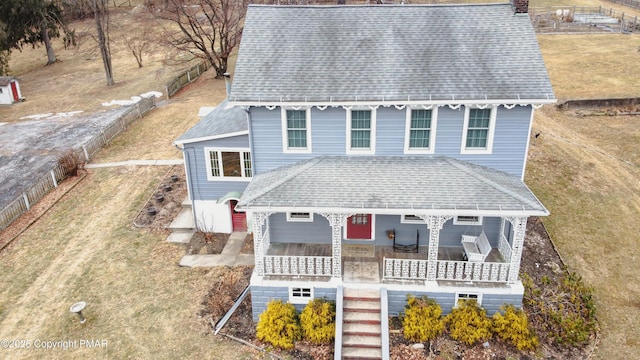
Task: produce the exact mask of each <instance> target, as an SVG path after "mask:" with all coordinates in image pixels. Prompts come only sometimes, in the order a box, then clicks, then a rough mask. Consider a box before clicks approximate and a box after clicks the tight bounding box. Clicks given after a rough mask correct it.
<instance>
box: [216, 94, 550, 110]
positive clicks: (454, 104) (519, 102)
mask: <svg viewBox="0 0 640 360" xmlns="http://www.w3.org/2000/svg"><path fill="white" fill-rule="evenodd" d="M557 102H558V100H557V99H555V98H552V97H549V98H547V99H497V100H480V99H476V100H455V99H454V98H453V97H452V99H451V100H431V99H429V100H427V99H424V100H411V99H407V100H357V99H356V100H355V101H333V99H329V101H307V100H306V99H305V100H304V101H300V100H297V101H286V100H285V99H283V98H281V99H280V100H277V101H273V100H267V101H263V100H261V99H258V100H238V99H233V100H231V99H229V104H228V105H227V106H228V107H234V106H265V107H273V108H275V107H281V106H290V107H313V106H315V107H319V108H323V107H339V106H342V107H353V106H371V107H380V106H383V107H390V106H395V107H396V108H398V109H402V108H404V107H405V106H423V107H425V106H426V107H432V106H448V107H450V108H452V109H457V108H459V107H460V106H469V105H471V106H477V107H480V108H482V107H487V106H500V105H502V106H505V107H507V108H509V109H510V108H513V107H515V106H529V105H531V106H533V107H534V108H539V107H541V106H543V105H548V104H555V103H557Z"/></svg>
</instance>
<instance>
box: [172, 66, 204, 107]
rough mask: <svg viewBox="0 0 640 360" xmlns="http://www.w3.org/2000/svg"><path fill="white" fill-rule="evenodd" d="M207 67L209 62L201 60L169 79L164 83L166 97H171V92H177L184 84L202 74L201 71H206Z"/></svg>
mask: <svg viewBox="0 0 640 360" xmlns="http://www.w3.org/2000/svg"><path fill="white" fill-rule="evenodd" d="M208 68H209V63H208V62H206V61H203V62H201V63H200V64H197V65H194V66H192V67H190V68H189V69H187V70H186V71H185V72H183V73H182V74H180V75H178V76H177V77H176V78H174V79H173V80H171V81H169V82H168V83H167V84H166V85H165V89H166V92H167V99H168V98H170V97H172V96H173V94H175V93H177V92H178V90H180V89H182V88H183V87H184V86H185V85H187V84H189V83H191V82H192V81H194V80H195V79H197V78H198V77H200V75H202V73H204V72H205V71H207V69H208Z"/></svg>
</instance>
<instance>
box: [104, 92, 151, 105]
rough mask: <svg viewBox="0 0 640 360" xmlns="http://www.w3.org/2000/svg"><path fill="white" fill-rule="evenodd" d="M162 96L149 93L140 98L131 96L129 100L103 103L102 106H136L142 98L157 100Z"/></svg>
mask: <svg viewBox="0 0 640 360" xmlns="http://www.w3.org/2000/svg"><path fill="white" fill-rule="evenodd" d="M161 96H162V93H161V92H159V91H149V92H146V93H144V94H141V95H140V96H132V97H131V99H129V100H111V101H108V102H103V103H102V106H113V105H133V104H137V103H138V102H139V101H140V100H142V98H145V99H148V98H150V97H156V98H159V97H161Z"/></svg>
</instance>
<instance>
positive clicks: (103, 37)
mask: <svg viewBox="0 0 640 360" xmlns="http://www.w3.org/2000/svg"><path fill="white" fill-rule="evenodd" d="M91 5H92V7H93V15H94V16H95V20H96V31H97V33H98V39H97V40H98V47H100V54H101V55H102V64H103V65H104V73H105V75H106V76H107V86H111V85H113V84H114V81H113V69H112V67H111V47H110V46H109V7H108V5H107V0H93V2H92V4H91Z"/></svg>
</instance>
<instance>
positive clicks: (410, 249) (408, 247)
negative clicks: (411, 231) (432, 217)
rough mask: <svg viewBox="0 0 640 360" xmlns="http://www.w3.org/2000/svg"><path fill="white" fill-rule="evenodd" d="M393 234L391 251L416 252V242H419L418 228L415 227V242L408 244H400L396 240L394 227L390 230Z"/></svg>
mask: <svg viewBox="0 0 640 360" xmlns="http://www.w3.org/2000/svg"><path fill="white" fill-rule="evenodd" d="M392 231H393V232H392V234H393V252H398V253H418V244H419V243H420V230H418V229H416V243H415V244H409V245H402V244H398V243H397V242H396V238H397V236H396V229H393V230H392Z"/></svg>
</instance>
